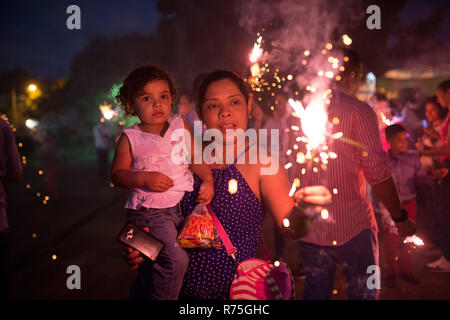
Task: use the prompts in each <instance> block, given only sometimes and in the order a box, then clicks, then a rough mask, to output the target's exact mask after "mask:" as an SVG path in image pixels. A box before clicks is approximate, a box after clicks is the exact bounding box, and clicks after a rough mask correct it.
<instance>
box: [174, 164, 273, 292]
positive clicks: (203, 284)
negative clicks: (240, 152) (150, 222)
mask: <svg viewBox="0 0 450 320" xmlns="http://www.w3.org/2000/svg"><path fill="white" fill-rule="evenodd" d="M212 172H213V177H214V185H215V196H214V198H213V200H212V202H211V207H212V209H213V211H214V213H215V214H216V215H217V217H218V219H219V220H220V222H221V223H222V225H223V227H224V229H225V231H226V232H227V234H228V237H229V238H230V240H231V242H232V243H233V245H234V246H235V247H236V249H237V253H236V259H237V261H238V262H242V261H244V260H247V259H252V258H255V257H256V247H257V246H258V243H259V239H260V237H259V235H260V233H261V226H262V222H263V219H264V211H263V208H262V205H261V202H260V201H259V200H258V198H257V197H256V195H255V194H254V193H253V191H252V190H251V189H250V187H249V186H248V184H247V182H246V181H245V179H244V177H243V176H242V175H241V173H240V172H239V170H238V169H237V168H236V167H235V166H234V165H231V166H228V167H227V168H225V169H220V170H219V169H213V170H212ZM231 179H235V180H236V181H237V190H233V191H232V192H230V191H229V184H230V180H231ZM236 181H233V185H235V182H236ZM200 184H201V181H200V179H199V178H198V177H197V176H195V180H194V191H193V192H187V193H186V194H185V196H184V198H183V200H182V202H181V207H182V210H183V212H185V213H190V212H192V210H193V209H194V207H195V206H196V204H197V203H196V201H195V199H196V197H197V194H198V190H199V188H200ZM187 251H188V255H189V266H188V271H187V273H186V276H185V278H184V283H183V287H182V289H181V294H180V299H192V300H226V299H228V298H229V291H230V286H231V282H232V280H233V276H234V273H235V270H236V267H237V264H236V262H235V261H234V260H233V259H232V258H231V257H229V256H228V255H227V253H226V250H225V246H224V245H223V244H222V246H221V249H220V250H217V249H189V250H187Z"/></svg>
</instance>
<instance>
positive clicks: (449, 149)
mask: <svg viewBox="0 0 450 320" xmlns="http://www.w3.org/2000/svg"><path fill="white" fill-rule="evenodd" d="M420 154H421V155H423V156H430V157H434V156H443V155H450V130H448V132H447V139H446V140H445V144H443V145H442V146H440V147H438V148H435V149H428V150H422V151H420Z"/></svg>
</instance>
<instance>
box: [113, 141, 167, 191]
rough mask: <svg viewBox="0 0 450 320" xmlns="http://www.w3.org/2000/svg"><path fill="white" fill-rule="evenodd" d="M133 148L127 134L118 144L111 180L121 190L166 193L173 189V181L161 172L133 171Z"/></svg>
mask: <svg viewBox="0 0 450 320" xmlns="http://www.w3.org/2000/svg"><path fill="white" fill-rule="evenodd" d="M131 162H132V157H131V147H130V142H129V141H128V138H127V136H126V135H125V134H122V136H121V137H120V139H119V141H118V142H117V147H116V152H115V154H114V160H113V163H112V168H111V178H112V180H113V182H114V184H115V185H117V186H118V187H121V188H126V189H133V188H139V187H148V188H149V189H150V190H152V191H156V192H164V191H166V190H168V189H169V188H171V187H173V181H172V179H170V178H169V177H168V176H166V175H164V174H162V173H159V172H145V171H131V170H130V169H131Z"/></svg>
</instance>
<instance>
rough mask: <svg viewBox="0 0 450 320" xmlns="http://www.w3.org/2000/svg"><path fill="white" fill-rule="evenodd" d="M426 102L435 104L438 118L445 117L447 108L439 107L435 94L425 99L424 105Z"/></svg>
mask: <svg viewBox="0 0 450 320" xmlns="http://www.w3.org/2000/svg"><path fill="white" fill-rule="evenodd" d="M427 103H431V104H434V105H435V106H436V108H437V109H438V112H439V118H440V119H445V117H446V116H447V112H448V109H446V108H442V107H441V105H440V104H439V102H438V100H437V97H436V96H434V97H431V98H429V99H427V100H426V101H425V105H426V104H427Z"/></svg>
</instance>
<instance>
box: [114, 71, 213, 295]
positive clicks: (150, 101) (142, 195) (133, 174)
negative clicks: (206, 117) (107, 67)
mask: <svg viewBox="0 0 450 320" xmlns="http://www.w3.org/2000/svg"><path fill="white" fill-rule="evenodd" d="M175 95H176V88H175V85H174V82H173V80H172V79H171V77H170V76H169V75H168V74H167V73H166V72H165V71H164V70H162V69H160V68H158V67H155V66H144V67H141V68H138V69H136V70H134V71H133V72H132V73H131V74H130V75H129V76H128V77H127V78H126V79H125V80H124V83H123V86H122V87H121V89H120V92H119V94H118V96H117V97H116V99H117V101H118V103H119V104H120V106H121V107H122V108H123V109H124V111H125V115H136V116H137V117H138V118H139V120H140V123H139V124H135V125H133V126H132V127H130V128H128V129H125V130H124V131H123V134H122V136H121V137H120V139H119V141H118V143H117V147H116V152H115V156H114V161H113V165H112V178H113V181H114V183H115V184H116V185H118V186H119V187H123V188H126V189H130V196H129V198H128V201H127V202H126V204H125V208H127V209H128V213H127V214H128V221H129V222H133V223H135V224H136V225H138V226H140V227H147V228H148V229H149V230H150V233H151V234H152V235H153V236H155V237H156V238H158V239H159V240H161V241H162V242H163V243H164V244H165V247H164V249H163V250H162V251H161V253H160V255H159V257H158V259H157V260H156V261H155V262H152V261H150V260H147V261H146V262H145V263H143V264H142V265H141V266H140V269H139V271H140V272H139V276H138V277H137V278H136V280H135V281H134V283H133V285H132V290H131V298H133V297H135V296H137V295H139V296H142V293H143V292H145V295H146V296H148V298H149V299H152V300H153V299H155V300H175V299H177V298H178V294H179V292H180V289H181V285H182V282H183V277H184V275H185V273H186V270H187V266H188V257H187V253H186V252H185V251H184V249H182V248H181V247H179V246H178V243H177V236H178V233H179V232H180V231H181V228H182V226H183V224H184V217H183V215H182V213H181V210H180V205H179V202H180V201H181V199H182V198H183V196H184V193H185V191H192V190H193V176H192V173H191V172H190V171H189V166H188V164H187V161H184V162H183V163H181V164H179V163H175V162H178V160H176V161H174V158H173V154H172V153H173V150H174V149H175V148H177V149H176V150H180V151H179V153H178V154H177V156H179V157H180V158H181V159H185V160H187V159H191V163H192V164H191V169H192V171H193V172H194V173H195V174H196V175H197V176H199V178H200V179H201V180H202V185H201V188H200V193H199V196H198V198H197V201H198V202H203V203H204V204H208V203H209V202H210V201H211V199H212V197H213V195H214V182H213V177H212V172H211V169H210V168H209V166H208V165H206V164H193V162H194V161H193V159H194V154H193V152H190V151H191V150H196V148H189V147H185V145H184V144H187V145H188V146H189V142H190V146H194V138H193V135H192V134H191V135H190V139H191V141H186V139H188V138H187V137H188V136H189V135H186V136H182V137H179V135H178V136H177V137H179V138H178V139H177V140H176V141H172V139H173V137H172V133H173V132H174V131H175V130H177V129H185V130H187V131H188V132H190V128H189V125H188V124H187V123H186V121H184V120H183V118H182V117H181V115H179V114H177V115H171V107H172V101H174V99H175ZM180 146H181V148H180ZM185 150H187V153H188V154H186V153H185ZM183 153H184V154H183ZM187 156H190V158H186V157H187ZM180 158H177V159H180ZM138 291H139V292H140V293H139V294H137V292H138Z"/></svg>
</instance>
